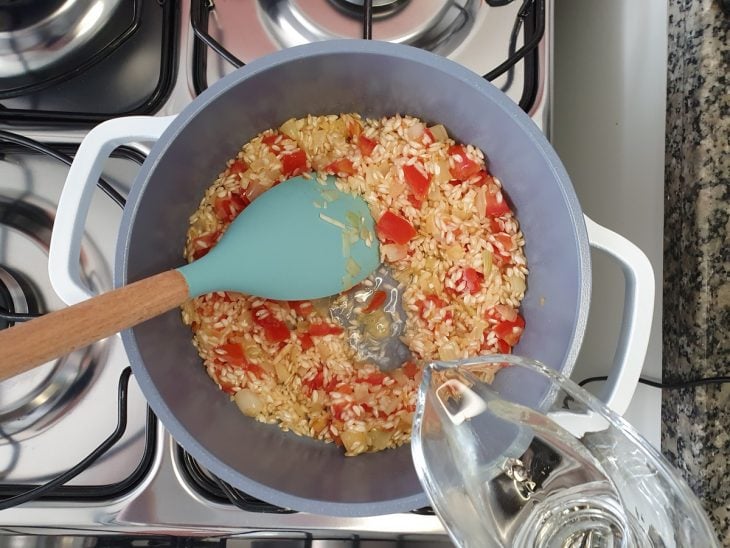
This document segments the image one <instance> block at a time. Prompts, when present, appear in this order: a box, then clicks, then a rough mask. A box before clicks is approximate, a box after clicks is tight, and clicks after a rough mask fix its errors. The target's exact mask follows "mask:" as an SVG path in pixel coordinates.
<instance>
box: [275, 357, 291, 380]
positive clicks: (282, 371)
mask: <svg viewBox="0 0 730 548" xmlns="http://www.w3.org/2000/svg"><path fill="white" fill-rule="evenodd" d="M291 375H292V374H291V371H289V370H288V369H287V367H286V364H285V363H284V360H279V361H278V362H276V377H277V378H278V379H279V382H281V383H285V382H287V381H288V380H289V379H290V378H291Z"/></svg>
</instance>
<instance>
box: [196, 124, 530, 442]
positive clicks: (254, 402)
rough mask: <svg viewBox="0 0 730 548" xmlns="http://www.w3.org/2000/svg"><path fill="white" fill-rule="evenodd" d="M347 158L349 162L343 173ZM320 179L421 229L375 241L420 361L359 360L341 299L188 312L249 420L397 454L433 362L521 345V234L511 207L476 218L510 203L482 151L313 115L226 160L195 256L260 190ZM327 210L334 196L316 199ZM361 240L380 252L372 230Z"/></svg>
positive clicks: (210, 192) (206, 298)
mask: <svg viewBox="0 0 730 548" xmlns="http://www.w3.org/2000/svg"><path fill="white" fill-rule="evenodd" d="M438 135H441V130H440V129H439V131H438ZM368 140H370V141H369V142H368ZM372 142H374V146H372V147H369V146H368V143H372ZM370 149H371V150H370ZM299 151H303V152H304V153H305V157H306V163H305V164H299V165H297V167H296V169H295V171H293V172H291V171H290V172H289V173H285V172H284V166H285V162H284V159H286V160H288V164H289V166H290V169H291V162H292V161H293V160H292V158H294V156H296V155H297V154H298V153H299ZM289 155H294V156H289ZM287 156H288V157H287ZM337 161H344V164H338V165H340V166H341V167H340V169H338V170H336V169H335V168H333V162H337ZM348 162H349V163H348ZM475 165H476V166H477V167H474V166H475ZM405 166H415V168H416V170H418V173H419V174H420V176H421V177H423V176H426V177H427V179H428V180H429V184H428V187H427V191H426V193H425V195H423V196H418V197H417V196H415V195H414V192H415V190H412V189H411V187H410V183H409V181H408V179H407V177H406V176H405V174H404V169H403V168H404V167H405ZM469 167H472V168H474V169H477V168H478V169H479V172H478V173H474V172H473V170H474V169H472V170H471V171H468V172H466V173H465V175H464V177H463V179H465V180H462V178H460V177H459V176H458V174H459V173H461V172H460V170H463V169H465V168H469ZM310 171H313V172H315V176H316V178H317V180H318V181H320V182H321V183H324V182H325V181H326V177H327V173H328V172H330V173H332V171H337V173H335V175H336V184H337V186H338V188H339V189H340V190H342V191H347V192H352V193H355V194H359V195H361V196H362V197H363V199H364V200H365V201H366V202H367V203H368V205H369V207H370V210H371V212H372V214H373V218H374V219H376V220H379V219H380V218H381V216H382V215H383V214H384V213H385V212H386V211H390V212H393V213H396V214H397V215H399V216H400V217H402V218H403V219H405V220H406V221H408V223H409V224H411V226H412V227H413V228H415V230H416V235H415V237H413V238H412V239H411V240H410V241H408V243H407V244H404V245H405V247H403V246H400V247H399V244H394V243H393V242H392V241H383V238H384V234H383V233H381V234H379V235H378V236H379V238H380V239H381V242H380V243H381V255H382V259H383V262H384V263H385V264H386V265H387V266H388V267H389V268H390V271H391V273H392V275H393V277H394V278H395V279H396V281H397V282H398V283H399V286H400V292H401V298H402V305H403V309H404V311H405V313H406V320H405V331H404V334H403V336H402V340H403V342H404V343H405V344H406V345H407V346H408V347H409V349H410V350H411V353H412V356H413V360H412V362H410V363H408V362H407V363H404V364H403V366H402V367H400V368H398V369H396V370H394V371H392V372H389V373H382V372H381V371H380V370H379V369H378V367H377V366H376V365H375V364H373V363H368V362H367V361H365V360H362V359H361V358H360V357H359V355H358V353H357V351H356V349H355V348H354V347H353V346H352V345H351V343H350V338H349V337H350V335H351V333H352V331H353V330H354V329H358V327H359V326H358V325H355V324H357V322H352V323H353V325H348V326H344V327H343V326H340V325H339V324H338V323H337V322H336V321H335V320H334V318H333V317H332V316H331V315H330V313H329V308H330V307H331V306H332V305H335V304H337V299H342V298H344V297H338V298H337V299H335V300H334V301H333V300H320V301H315V302H313V303H311V304H308V303H286V302H278V301H276V302H275V301H266V300H262V299H260V298H255V297H250V296H247V295H243V294H240V293H234V292H221V291H218V292H214V293H210V294H207V295H202V296H200V297H197V298H195V299H191V300H190V301H188V302H187V303H185V304H184V305H183V307H182V318H183V321H184V322H185V324H187V325H189V326H190V327H191V328H192V331H193V334H194V335H193V344H194V345H195V347H196V348H197V350H198V352H199V354H200V356H201V358H202V359H203V363H204V366H205V368H206V370H207V373H208V375H209V376H210V377H211V378H212V379H213V381H215V382H216V383H217V384H218V386H219V387H220V388H221V389H222V390H223V391H225V392H226V393H228V394H229V395H230V396H231V398H233V396H234V395H235V394H236V393H238V392H239V391H241V390H244V389H245V390H246V391H247V392H246V393H245V395H246V397H245V398H243V397H241V398H240V401H239V399H238V398H237V399H236V403H237V404H238V405H239V407H240V408H241V410H242V412H243V413H245V414H247V415H250V416H252V417H253V418H255V419H256V420H258V421H261V422H266V423H278V424H279V426H280V427H281V428H282V429H283V430H285V431H292V432H294V433H296V434H298V435H304V436H310V437H314V438H317V439H319V440H322V441H325V442H335V443H337V444H340V445H343V446H344V450H345V454H346V455H357V454H359V453H362V452H366V451H379V450H383V449H388V448H393V447H397V446H399V445H401V444H403V443H407V442H408V441H409V440H410V432H411V422H412V419H413V413H414V411H415V406H416V395H417V391H418V385H419V382H420V377H421V369H422V367H423V364H425V363H427V362H428V361H430V360H434V359H442V360H453V359H459V358H467V357H473V356H477V355H480V354H488V353H496V352H502V353H504V352H509V351H510V350H511V347H512V346H513V345H514V344H515V343H516V342H517V340H518V339H519V335H520V334H521V332H522V329H523V327H524V322H522V321H521V317H520V316H519V315H516V311H517V309H518V308H519V306H520V303H521V301H522V298H523V297H524V291H525V287H526V285H525V279H526V277H527V274H528V269H527V261H526V259H525V255H524V237H523V235H522V233H521V232H520V230H519V224H518V222H517V219H516V218H515V217H514V215H513V214H512V212H511V211H508V210H500V211H499V212H498V213H494V211H493V213H492V214H487V213H488V212H489V205H488V206H487V210H486V211H483V210H479V207H484V203H483V201H482V200H484V199H487V198H489V199H491V200H492V207H496V206H503V204H502V200H503V199H504V198H503V196H502V193H501V192H502V191H501V186H502V185H501V183H500V181H499V180H498V179H497V178H495V177H493V176H491V175H490V174H489V172H488V166H486V165H485V161H484V154H483V153H482V151H481V150H479V149H478V148H476V147H474V146H472V145H466V146H464V147H459V146H458V145H457V143H455V142H454V141H453V140H452V139H450V138H448V139H447V140H445V141H438V140H436V139H435V138H434V137H433V135H432V134H431V133H430V130H427V128H426V126H425V125H424V124H423V123H422V122H421V121H420V120H418V119H416V118H413V117H410V116H400V115H395V116H391V117H385V118H381V119H362V118H361V117H360V116H359V115H357V114H343V115H339V116H337V115H330V116H312V115H309V116H307V117H305V118H301V119H297V120H294V119H292V120H288V121H287V122H285V123H284V124H283V125H282V126H281V128H280V129H279V130H267V131H264V132H263V133H261V134H259V135H257V136H256V137H254V138H253V139H251V140H250V141H249V142H248V143H246V144H245V145H243V147H242V148H241V150H240V151H239V152H238V153H237V154H236V156H235V157H234V158H232V159H231V160H229V161H228V162H227V164H226V166H225V169H224V170H223V171H222V172H221V173H220V174H219V175H218V177H217V178H216V180H215V181H214V182H213V184H212V185H211V186H210V187H209V188H208V189H207V191H206V192H205V195H204V196H203V199H202V200H201V202H200V206H199V207H198V209H197V210H196V211H195V212H194V213H193V215H192V216H191V217H190V226H189V229H188V234H187V241H186V245H185V257H186V259H187V260H188V261H193V260H195V259H197V258H200V257H201V256H203V255H204V254H205V253H207V251H208V250H209V249H210V248H211V247H213V246H214V245H215V243H216V242H217V241H218V239H219V238H220V236H221V234H222V233H223V232H224V231H225V230H226V227H227V226H228V224H229V223H230V222H231V221H232V220H233V219H234V218H235V216H236V215H237V214H239V213H240V212H241V211H242V210H243V209H244V208H245V207H246V206H247V205H248V204H249V203H250V202H251V201H252V200H254V199H256V197H257V196H258V195H260V194H261V193H262V192H265V191H266V190H267V189H269V188H271V187H272V186H273V185H274V184H276V183H278V182H279V181H282V180H284V179H286V178H288V177H289V176H291V175H292V174H296V173H301V174H302V175H304V176H305V177H307V178H309V172H310ZM480 193H481V197H479V195H480ZM495 204H496V206H495ZM326 206H327V200H326V199H325V200H323V202H322V203H320V204H318V207H320V208H322V209H324V208H326ZM320 217H321V218H322V219H324V221H326V222H330V223H332V220H331V218H330V217H328V216H327V215H326V214H324V213H322V214H320ZM324 221H323V222H324ZM340 224H341V223H340ZM357 237H358V238H361V239H363V240H364V241H366V242H367V241H370V243H371V244H372V240H373V238H374V235H370V234H366V235H365V237H363V235H362V234H358V235H357ZM347 245H349V244H345V233H344V232H343V249H344V248H346V247H347ZM391 253H392V254H393V255H391ZM388 257H390V258H392V257H398V260H391V259H389V258H388ZM485 257H487V259H485ZM490 257H491V260H492V263H491V264H487V265H486V267H485V261H486V260H489V258H490ZM376 289H377V286H374V285H373V283H372V281H370V280H366V282H365V283H364V284H362V285H361V286H360V288H359V289H358V291H361V292H362V291H364V292H365V293H360V294H358V296H357V298H358V299H359V301H358V302H359V308H358V310H359V312H358V314H359V316H358V317H365V316H366V315H367V313H366V312H364V309H365V308H366V306H367V305H366V302H368V301H369V299H370V298H371V297H372V295H373V294H374V292H375V290H376ZM372 313H373V314H381V315H382V317H383V318H386V317H387V314H386V312H385V311H378V312H372ZM513 314H515V315H514V316H513ZM505 315H506V316H508V317H512V318H513V319H512V320H511V321H510V320H509V319H508V318H507V317H505ZM514 318H516V319H514ZM353 340H354V339H353ZM493 374H494V370H493V369H492V368H491V367H487V368H485V369H484V371H483V377H484V378H485V379H487V380H489V379H491V377H492V376H493Z"/></svg>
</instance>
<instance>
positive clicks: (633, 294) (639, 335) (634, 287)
mask: <svg viewBox="0 0 730 548" xmlns="http://www.w3.org/2000/svg"><path fill="white" fill-rule="evenodd" d="M584 217H585V222H586V229H587V230H588V241H589V243H590V245H591V247H594V248H596V249H599V250H601V251H604V252H605V253H608V254H609V255H610V256H611V257H613V258H614V259H616V260H617V261H618V262H619V263H620V264H621V269H622V270H623V273H624V279H625V282H626V291H625V297H624V311H623V322H622V326H621V333H620V335H619V339H618V345H617V348H616V353H615V354H614V358H613V367H612V369H611V373H610V374H609V375H608V380H607V381H606V383H605V384H604V386H603V389H602V393H601V395H600V398H601V400H603V401H604V402H605V403H606V405H607V406H608V407H610V408H611V409H612V410H613V411H615V412H616V413H618V414H619V415H623V414H624V413H625V412H626V410H627V409H628V407H629V403H630V402H631V398H632V397H633V395H634V391H635V390H636V385H637V383H638V381H639V375H640V374H641V370H642V368H643V366H644V358H645V357H646V348H647V346H648V344H649V333H650V331H651V323H652V317H653V315H654V270H653V269H652V267H651V263H650V262H649V259H648V258H647V256H646V255H645V254H644V252H643V251H641V249H639V248H638V247H637V246H636V245H634V244H633V243H631V242H630V241H629V240H627V239H626V238H624V237H623V236H620V235H618V234H616V233H615V232H613V231H611V230H609V229H607V228H606V227H603V226H601V225H599V224H597V223H596V222H594V221H593V220H591V219H590V218H589V217H588V216H586V215H584Z"/></svg>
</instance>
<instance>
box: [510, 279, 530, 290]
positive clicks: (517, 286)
mask: <svg viewBox="0 0 730 548" xmlns="http://www.w3.org/2000/svg"><path fill="white" fill-rule="evenodd" d="M509 285H510V286H511V287H512V291H514V292H515V293H517V294H519V293H524V292H525V289H527V287H526V286H525V280H523V279H522V278H520V277H519V276H510V277H509Z"/></svg>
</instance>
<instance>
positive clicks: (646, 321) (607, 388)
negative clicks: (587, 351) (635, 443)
mask: <svg viewBox="0 0 730 548" xmlns="http://www.w3.org/2000/svg"><path fill="white" fill-rule="evenodd" d="M174 118H175V116H167V117H151V116H130V117H126V118H115V119H112V120H108V121H106V122H103V123H102V124H99V125H98V126H96V127H95V128H93V129H92V130H91V131H90V132H89V133H88V134H87V135H86V137H85V138H84V140H83V141H82V142H81V146H79V150H78V152H77V153H76V156H75V157H74V161H73V164H72V165H71V169H70V170H69V172H68V176H67V177H66V183H65V185H64V187H63V190H62V192H61V198H60V200H59V203H58V211H57V213H56V219H55V222H54V227H53V233H52V235H51V246H50V251H49V257H48V272H49V276H50V279H51V285H52V286H53V289H54V290H55V291H56V293H57V294H58V295H59V297H60V298H61V299H62V300H63V301H64V302H66V303H67V304H69V305H70V304H76V303H78V302H81V301H84V300H86V299H88V298H89V297H91V296H93V293H92V292H91V291H90V289H89V288H88V287H87V286H86V285H85V284H84V283H83V281H82V280H81V269H80V265H79V260H80V252H81V238H82V235H83V233H84V226H85V224H86V217H87V213H88V210H89V204H90V203H91V197H92V195H93V190H94V187H95V185H96V181H97V180H98V179H99V177H100V176H101V173H102V170H103V167H104V164H105V162H106V160H107V158H108V157H109V155H110V154H111V153H112V152H113V151H114V149H116V148H117V147H119V146H121V145H124V144H127V143H131V142H135V141H156V140H157V139H159V138H160V136H161V135H162V133H163V132H164V131H165V129H167V127H168V126H169V125H170V123H171V122H172V120H173V119H174ZM585 223H586V229H587V231H588V240H589V242H590V245H591V246H592V247H594V248H596V249H600V250H602V251H604V252H606V253H608V254H609V255H611V256H612V257H614V258H615V259H616V260H618V261H619V263H620V264H621V267H622V269H623V272H624V276H625V278H626V292H625V293H626V298H625V300H624V314H623V316H624V317H623V325H622V328H621V335H620V337H619V343H618V348H617V350H616V354H615V356H614V363H613V369H612V371H611V374H610V375H609V378H608V381H607V382H606V384H605V385H604V388H603V395H602V398H601V399H602V400H603V401H604V402H606V404H607V405H608V406H609V407H610V408H611V409H613V410H614V411H616V412H617V413H619V414H623V413H624V412H625V411H626V409H627V408H628V406H629V402H630V401H631V398H632V396H633V394H634V390H635V389H636V383H637V381H638V378H639V375H640V373H641V369H642V367H643V364H644V357H645V355H646V348H647V345H648V343H649V332H650V330H651V321H652V315H653V310H654V273H653V270H652V267H651V263H650V262H649V259H648V258H647V257H646V255H644V253H643V252H642V251H641V250H640V249H639V248H638V247H636V246H635V245H634V244H633V243H631V242H630V241H629V240H627V239H626V238H624V237H622V236H619V235H618V234H616V233H615V232H612V231H611V230H608V229H607V228H605V227H603V226H601V225H598V224H596V223H595V222H593V221H592V220H591V219H590V218H589V217H587V216H585Z"/></svg>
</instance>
